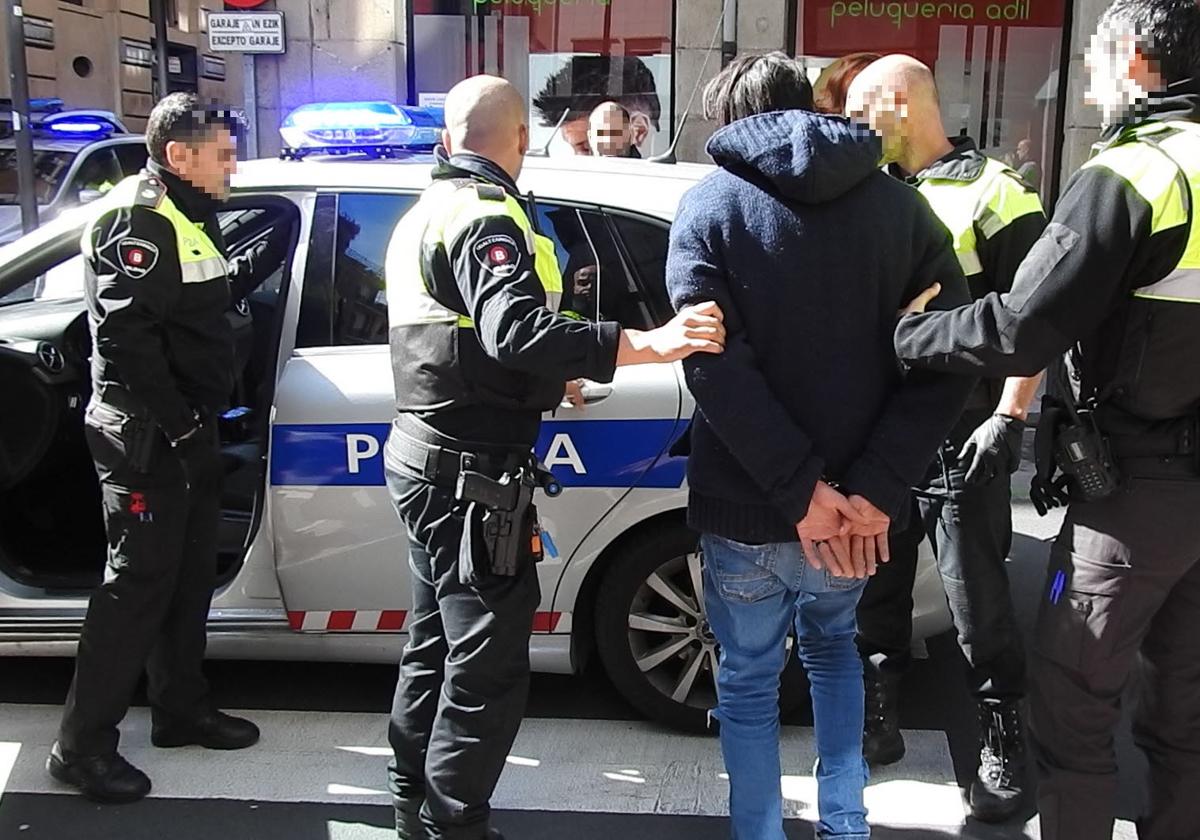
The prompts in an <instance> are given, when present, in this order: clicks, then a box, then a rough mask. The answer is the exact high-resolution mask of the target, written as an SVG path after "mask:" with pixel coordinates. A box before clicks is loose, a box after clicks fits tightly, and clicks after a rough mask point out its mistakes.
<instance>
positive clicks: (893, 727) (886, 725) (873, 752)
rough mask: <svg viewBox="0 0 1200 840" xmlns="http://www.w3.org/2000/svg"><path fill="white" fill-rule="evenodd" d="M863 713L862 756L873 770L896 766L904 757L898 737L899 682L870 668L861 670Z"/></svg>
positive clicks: (901, 737) (901, 739)
mask: <svg viewBox="0 0 1200 840" xmlns="http://www.w3.org/2000/svg"><path fill="white" fill-rule="evenodd" d="M863 683H864V685H865V687H866V701H867V702H866V714H865V716H864V719H863V757H864V758H865V759H866V760H867V764H869V765H871V766H872V767H883V766H885V765H888V764H895V763H896V762H897V761H899V760H900V759H902V758H904V736H903V735H901V734H900V708H899V704H900V679H899V678H898V677H894V676H891V675H887V674H881V673H880V672H879V671H878V670H877V669H875V668H872V667H870V666H868V667H866V668H865V669H864V670H863Z"/></svg>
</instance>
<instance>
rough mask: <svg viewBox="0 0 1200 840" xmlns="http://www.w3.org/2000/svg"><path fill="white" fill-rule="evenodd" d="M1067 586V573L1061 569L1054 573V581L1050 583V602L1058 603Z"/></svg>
mask: <svg viewBox="0 0 1200 840" xmlns="http://www.w3.org/2000/svg"><path fill="white" fill-rule="evenodd" d="M1066 588H1067V573H1066V572H1064V571H1063V570H1062V569H1059V570H1058V571H1057V572H1055V573H1054V581H1053V582H1052V583H1051V584H1050V603H1051V604H1057V603H1058V602H1059V600H1061V599H1062V595H1063V592H1064V591H1065V590H1066Z"/></svg>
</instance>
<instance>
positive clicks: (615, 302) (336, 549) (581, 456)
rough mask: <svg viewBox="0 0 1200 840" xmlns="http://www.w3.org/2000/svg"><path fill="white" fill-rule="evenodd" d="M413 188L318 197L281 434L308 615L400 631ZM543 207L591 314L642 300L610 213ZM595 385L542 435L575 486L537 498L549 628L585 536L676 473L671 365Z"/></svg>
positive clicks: (276, 442) (287, 522)
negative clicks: (396, 366)
mask: <svg viewBox="0 0 1200 840" xmlns="http://www.w3.org/2000/svg"><path fill="white" fill-rule="evenodd" d="M415 198H416V197H415V196H414V195H404V194H399V193H395V192H370V191H343V192H327V193H324V194H322V195H320V196H319V197H318V201H317V207H316V212H315V216H314V222H313V230H314V233H313V239H312V242H311V243H310V247H309V253H308V260H307V268H306V272H305V280H304V290H303V294H302V295H301V304H300V312H299V315H298V318H297V323H296V350H295V352H294V353H293V354H292V356H291V358H289V359H288V361H287V363H286V365H285V367H284V371H283V375H282V378H281V380H280V385H279V389H278V393H277V399H276V404H275V413H274V417H273V422H272V442H271V465H270V493H271V510H272V518H273V523H274V532H275V540H276V566H277V572H278V578H279V584H280V587H281V589H282V592H283V597H284V601H285V604H286V606H287V609H288V612H289V617H290V619H291V622H292V626H293V628H294V629H297V630H302V631H310V632H330V631H363V632H389V631H397V630H401V629H402V628H403V626H404V622H405V620H406V610H407V605H408V604H409V603H411V595H410V586H409V584H408V574H409V572H408V565H407V562H406V559H405V558H406V555H407V549H406V546H405V541H404V536H403V530H402V527H401V525H400V523H399V521H398V519H397V517H396V514H395V511H394V509H393V508H392V506H391V502H390V499H389V498H388V494H387V490H386V488H385V486H384V474H383V458H382V449H383V443H384V441H385V440H386V437H387V433H388V425H389V423H390V420H391V417H392V414H393V411H394V409H393V400H394V396H393V391H392V375H391V366H390V358H389V349H388V346H387V299H386V289H385V286H384V278H383V260H384V254H385V252H386V248H387V242H388V239H389V238H390V235H391V232H392V229H393V228H394V226H395V223H396V221H397V220H398V219H399V218H400V216H401V214H402V213H403V212H404V211H405V210H407V209H408V207H410V206H411V204H412V203H413V201H414V200H415ZM537 218H538V222H539V225H540V227H541V228H542V230H543V233H544V234H545V235H547V236H549V237H550V238H551V239H552V240H554V242H555V246H556V250H557V253H558V257H559V263H560V267H561V268H562V269H563V272H564V274H565V275H568V276H569V277H571V278H572V279H571V280H569V281H568V282H570V283H572V284H573V285H572V292H574V284H575V283H576V280H578V286H579V293H578V294H577V295H576V294H572V295H570V296H568V298H569V300H574V301H586V302H584V303H580V304H578V305H579V306H580V307H581V308H584V309H586V311H585V312H580V313H579V314H580V315H581V316H582V317H597V315H600V316H607V314H608V313H606V312H605V308H606V306H609V302H610V300H611V307H612V308H613V311H614V312H616V311H617V308H618V307H619V306H624V307H626V308H627V309H628V313H629V317H633V316H632V313H634V312H637V311H640V310H638V309H637V308H636V306H637V305H636V303H635V302H633V301H632V300H630V299H627V298H628V294H627V290H628V289H629V288H630V286H631V285H632V282H631V280H630V277H629V273H628V270H627V267H626V263H625V261H624V259H623V257H622V255H621V253H620V250H619V248H618V246H617V244H616V241H615V239H614V238H613V235H612V231H611V228H610V223H609V222H608V221H607V220H606V219H605V217H604V216H603V215H602V214H601V213H600V212H598V211H597V210H596V209H595V208H588V207H573V206H568V205H565V204H557V203H539V204H538V212H537ZM589 278H590V280H591V284H592V289H593V292H592V293H591V294H588V293H587V287H588V285H589V284H588V282H586V281H587V280H588V279H589ZM610 290H611V291H610ZM647 320H649V318H648V316H647ZM641 325H642V326H645V325H644V324H641ZM656 368H657V369H656ZM586 398H587V400H588V404H587V405H586V406H585V407H584V409H583V410H576V409H570V408H559V409H557V410H556V411H553V412H550V413H549V414H548V415H547V417H546V418H545V420H546V422H545V424H544V428H543V431H542V434H541V436H540V438H539V440H538V442H537V452H538V455H539V456H540V457H542V459H543V460H544V461H545V463H546V464H547V466H548V467H550V468H551V469H552V470H553V471H554V473H555V475H556V476H558V477H559V480H560V481H561V482H562V483H563V484H564V486H565V487H567V492H565V493H564V494H563V495H562V496H560V497H559V498H557V499H553V500H550V499H542V500H541V501H540V502H539V510H540V511H541V513H542V516H543V519H544V521H545V524H546V527H547V529H548V531H549V534H550V540H549V543H550V545H549V551H548V554H549V556H548V557H547V559H546V562H544V563H543V564H541V566H540V568H539V572H540V576H541V582H542V591H543V593H544V595H543V606H542V608H541V611H540V612H539V615H538V619H537V624H536V625H535V626H536V628H537V629H539V630H543V631H545V632H551V631H555V630H557V631H559V632H564V631H565V630H566V629H568V626H567V625H565V624H564V625H561V626H560V620H561V615H555V614H554V613H553V612H552V611H551V604H552V602H553V596H554V592H555V589H556V587H557V583H558V579H559V577H560V576H561V573H562V570H563V568H564V567H565V565H566V562H567V560H568V559H569V558H570V556H571V553H572V552H573V551H574V549H575V547H576V546H578V545H579V543H580V542H581V541H582V540H583V538H584V536H585V535H586V534H587V533H588V531H589V530H590V529H591V528H592V527H593V526H594V525H595V524H596V523H597V522H598V521H599V520H600V519H601V518H602V517H603V516H604V515H605V514H606V513H607V512H608V511H609V510H610V509H611V508H612V507H613V506H614V505H615V504H616V503H617V502H618V501H619V500H620V498H621V497H622V495H623V494H625V493H626V492H628V490H629V489H630V488H631V487H633V486H635V485H637V484H639V483H641V482H647V481H648V482H654V481H664V480H665V479H663V478H661V477H659V476H657V475H656V474H655V465H656V463H657V462H658V460H659V458H660V456H661V455H662V454H663V452H664V451H665V450H666V448H667V447H668V446H669V443H670V440H671V439H672V436H673V434H674V432H675V428H676V424H677V423H678V418H679V406H680V399H681V396H680V388H679V384H678V381H677V380H676V378H675V376H674V373H673V370H672V369H671V367H670V366H646V367H641V368H630V369H625V370H622V371H620V372H619V373H618V375H617V377H616V379H615V380H614V382H612V383H609V384H595V383H592V384H589V385H588V386H587V388H586ZM679 480H681V479H675V484H676V486H677V485H678V481H679Z"/></svg>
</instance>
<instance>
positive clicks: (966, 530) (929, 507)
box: [858, 411, 1026, 701]
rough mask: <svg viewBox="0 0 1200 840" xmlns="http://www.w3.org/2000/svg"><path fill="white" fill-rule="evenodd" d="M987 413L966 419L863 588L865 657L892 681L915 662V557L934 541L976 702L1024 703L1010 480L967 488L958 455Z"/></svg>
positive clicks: (1005, 476)
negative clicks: (1012, 586) (1011, 561)
mask: <svg viewBox="0 0 1200 840" xmlns="http://www.w3.org/2000/svg"><path fill="white" fill-rule="evenodd" d="M990 416H991V412H990V411H969V412H967V413H966V414H964V415H963V417H962V419H961V420H959V422H958V423H957V424H956V425H955V427H954V429H953V430H952V431H951V433H950V437H949V438H948V439H947V440H946V442H945V443H944V444H943V446H942V448H941V450H940V451H939V452H938V457H937V460H936V461H935V463H934V465H933V468H932V470H931V473H930V478H929V479H928V480H927V481H926V482H925V484H924V485H923V486H922V487H920V488H917V490H916V491H915V492H914V501H913V511H912V514H911V515H910V517H909V523H908V526H907V527H906V528H905V529H904V530H902V531H900V532H897V533H895V534H893V535H892V538H891V541H890V542H891V557H892V559H891V562H890V563H886V564H882V565H881V566H880V567H879V571H878V572H877V573H876V574H875V576H874V577H872V578H871V579H870V581H868V582H867V587H866V590H865V591H864V592H863V598H862V601H861V602H860V603H859V607H858V626H859V637H858V645H859V651H860V653H861V654H862V656H863V659H864V661H865V663H866V667H868V668H873V669H875V671H876V672H877V673H878V674H879V675H880V676H882V677H884V678H896V677H898V676H899V674H900V673H902V672H903V671H904V669H905V668H907V667H908V665H909V664H910V662H911V658H912V655H911V652H910V651H911V647H912V610H913V597H912V591H913V582H914V580H915V578H916V573H917V553H918V548H919V547H920V544H921V541H922V539H924V538H926V537H928V539H929V540H930V542H931V544H932V545H933V549H934V553H935V554H936V555H937V566H938V571H939V572H940V574H941V578H942V585H943V587H944V589H945V592H946V598H947V600H948V601H949V604H950V613H951V615H952V617H953V619H954V626H955V628H956V630H957V631H958V642H959V646H960V647H961V648H962V651H963V654H964V655H965V656H966V659H967V663H968V665H969V666H970V667H969V669H968V680H969V688H970V691H971V693H972V694H973V695H974V696H975V698H976V699H977V700H996V701H1000V700H1015V699H1019V698H1021V697H1023V696H1024V694H1025V685H1026V679H1025V647H1024V642H1023V641H1022V639H1021V633H1020V629H1019V628H1018V626H1017V620H1016V615H1015V613H1014V610H1013V603H1012V596H1011V594H1010V591H1009V583H1008V573H1007V571H1006V569H1005V563H1006V560H1007V558H1008V552H1009V549H1010V548H1011V547H1012V508H1011V490H1010V485H1011V476H1009V475H1008V474H1002V475H997V476H995V477H994V478H993V479H992V480H991V481H989V482H987V483H985V484H981V485H968V484H967V482H966V468H965V467H962V466H959V464H958V459H957V455H958V453H959V452H960V451H961V450H962V447H963V444H964V443H965V442H966V440H967V438H968V437H970V435H971V433H972V432H974V431H975V429H976V428H978V426H979V424H980V423H982V422H983V421H984V420H986V419H987V418H988V417H990Z"/></svg>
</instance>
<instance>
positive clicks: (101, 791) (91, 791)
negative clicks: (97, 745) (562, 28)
mask: <svg viewBox="0 0 1200 840" xmlns="http://www.w3.org/2000/svg"><path fill="white" fill-rule="evenodd" d="M46 772H48V773H49V774H50V775H51V776H53V777H54V778H55V779H57V780H58V781H60V782H62V783H63V784H64V785H70V786H71V787H73V788H75V789H76V790H78V791H79V792H80V793H82V794H83V795H84V796H86V797H87V798H88V799H90V800H92V801H93V802H105V803H110V804H117V803H121V802H137V801H138V800H139V799H144V798H145V797H146V794H148V793H150V777H149V776H147V775H146V774H145V773H143V772H142V771H141V770H139V769H137V768H136V767H134V766H133V765H132V764H130V763H129V762H128V761H126V760H125V759H124V758H122V757H121V756H120V755H118V754H117V753H113V754H112V755H89V756H76V755H71V754H69V753H68V754H65V755H64V753H63V749H62V746H60V745H59V743H58V742H57V741H55V742H54V746H53V747H51V748H50V757H49V758H47V759H46Z"/></svg>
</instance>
